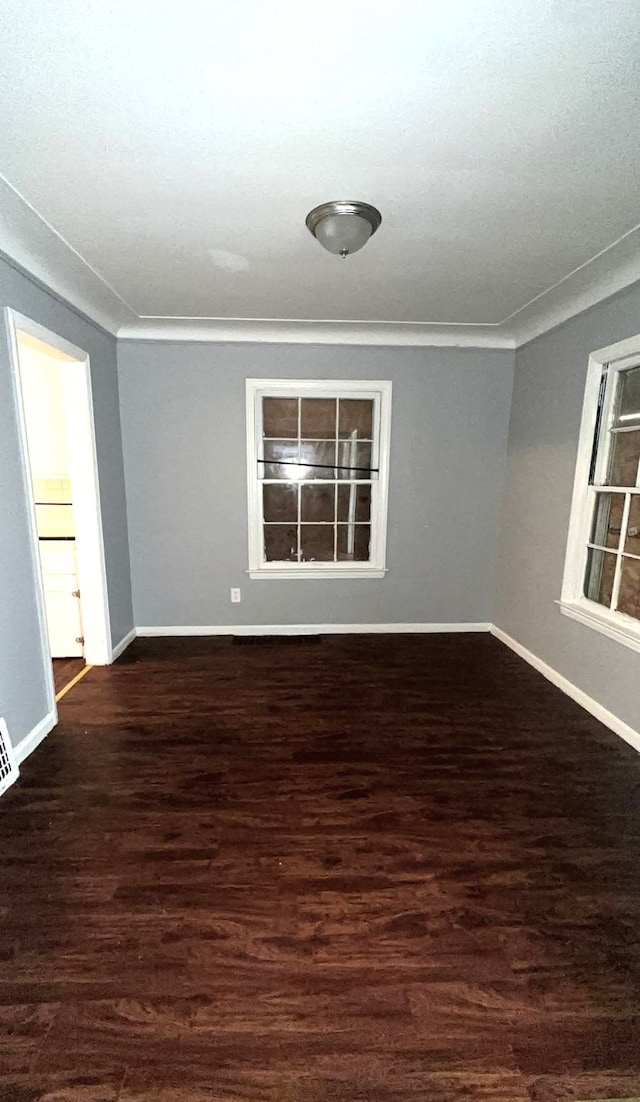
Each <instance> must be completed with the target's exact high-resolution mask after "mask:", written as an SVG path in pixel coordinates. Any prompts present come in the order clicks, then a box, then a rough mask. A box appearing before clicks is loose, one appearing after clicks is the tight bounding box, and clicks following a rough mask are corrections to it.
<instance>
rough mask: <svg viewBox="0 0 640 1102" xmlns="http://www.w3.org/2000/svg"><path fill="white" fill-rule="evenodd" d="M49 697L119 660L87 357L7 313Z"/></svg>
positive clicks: (20, 317)
mask: <svg viewBox="0 0 640 1102" xmlns="http://www.w3.org/2000/svg"><path fill="white" fill-rule="evenodd" d="M7 322H8V328H9V336H10V347H11V349H12V358H13V365H14V381H15V393H16V401H17V408H18V421H19V430H20V436H21V442H22V459H23V472H24V481H25V492H26V494H27V497H28V500H29V505H30V509H29V513H30V518H31V525H30V526H31V535H32V545H33V548H32V549H33V556H34V565H35V573H36V577H37V578H38V581H39V585H38V592H37V594H36V598H37V602H38V607H39V615H40V625H41V638H42V650H43V658H44V662H45V669H46V671H47V677H48V678H49V681H50V686H49V688H50V695H51V697H52V703H54V700H53V698H55V700H57V699H59V698H60V697H61V696H62V695H64V693H65V692H66V691H68V689H69V687H70V683H71V682H72V681H73V682H74V683H75V680H77V679H79V677H80V676H82V674H83V673H85V672H86V670H87V668H88V667H89V666H91V665H104V664H107V663H109V662H111V661H112V657H113V652H112V648H111V632H110V624H109V611H108V603H107V585H106V572H105V563H104V545H103V534H102V516H101V511H100V494H99V485H98V471H97V462H96V450H95V432H94V421H93V403H92V396H91V376H90V370H89V357H88V355H87V354H86V353H85V352H84V351H83V350H82V349H79V348H76V347H75V346H74V345H71V344H69V342H67V341H65V340H64V339H63V338H61V337H59V336H58V335H57V334H55V333H51V332H50V331H49V330H47V329H44V328H43V327H42V326H40V325H38V324H37V323H35V322H33V321H31V320H30V319H28V318H25V317H23V316H22V315H20V314H17V313H16V312H15V311H12V310H8V311H7Z"/></svg>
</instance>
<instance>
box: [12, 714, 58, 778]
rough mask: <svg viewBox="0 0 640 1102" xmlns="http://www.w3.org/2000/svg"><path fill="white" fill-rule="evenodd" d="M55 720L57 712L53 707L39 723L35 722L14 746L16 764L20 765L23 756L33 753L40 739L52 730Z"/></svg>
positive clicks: (26, 756)
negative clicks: (30, 729)
mask: <svg viewBox="0 0 640 1102" xmlns="http://www.w3.org/2000/svg"><path fill="white" fill-rule="evenodd" d="M57 722H58V712H57V710H56V709H54V710H53V711H52V712H48V713H47V715H46V716H45V717H44V719H41V720H40V722H39V723H36V725H35V727H34V728H33V730H32V731H29V734H28V735H25V736H24V738H23V739H22V740H21V742H19V743H18V745H17V746H16V747H14V753H15V755H16V761H17V763H18V765H21V764H22V762H23V761H24V760H25V758H28V757H29V754H32V753H33V751H34V750H35V748H36V746H39V745H40V743H41V742H42V740H43V739H44V738H46V737H47V735H48V734H49V731H52V730H53V728H54V727H55V725H56V723H57Z"/></svg>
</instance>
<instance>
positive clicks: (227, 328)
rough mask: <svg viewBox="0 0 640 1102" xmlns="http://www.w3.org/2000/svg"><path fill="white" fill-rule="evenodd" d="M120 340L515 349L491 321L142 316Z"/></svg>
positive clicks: (125, 329)
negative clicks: (446, 322) (440, 322)
mask: <svg viewBox="0 0 640 1102" xmlns="http://www.w3.org/2000/svg"><path fill="white" fill-rule="evenodd" d="M118 338H119V339H120V340H147V341H203V342H217V343H247V344H250V343H256V344H334V345H335V344H340V345H364V346H374V347H396V348H397V347H407V348H425V347H432V348H433V347H436V348H507V349H513V348H514V347H515V345H514V342H513V338H512V336H511V334H510V333H509V332H505V331H502V330H500V329H499V328H498V327H497V326H495V325H435V324H434V325H431V324H419V323H415V324H413V323H401V322H380V321H353V322H352V321H294V320H291V321H287V320H282V321H279V320H275V319H274V320H267V319H264V320H262V319H255V320H252V319H250V318H226V319H225V318H141V319H140V320H139V321H138V322H137V323H136V324H134V325H124V326H121V328H120V329H119V330H118Z"/></svg>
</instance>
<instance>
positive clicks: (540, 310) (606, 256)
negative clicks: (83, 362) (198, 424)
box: [0, 175, 640, 350]
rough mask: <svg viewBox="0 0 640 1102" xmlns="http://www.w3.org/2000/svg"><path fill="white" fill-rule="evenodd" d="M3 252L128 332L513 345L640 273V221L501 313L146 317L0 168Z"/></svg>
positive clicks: (129, 335)
mask: <svg viewBox="0 0 640 1102" xmlns="http://www.w3.org/2000/svg"><path fill="white" fill-rule="evenodd" d="M0 252H2V253H4V254H5V255H6V256H7V257H8V258H9V260H10V261H12V262H13V263H15V265H16V266H17V267H18V268H19V269H21V270H22V271H24V272H25V274H26V275H28V276H30V277H31V278H32V279H33V280H34V282H35V283H37V284H40V285H41V286H44V287H45V288H46V289H47V290H49V291H50V292H51V293H52V294H54V295H55V296H56V297H57V298H59V299H61V300H62V301H64V302H65V303H68V304H69V305H70V306H71V307H72V308H74V309H75V310H77V311H79V312H80V313H81V314H82V315H84V316H85V317H86V318H88V319H89V320H90V321H93V322H95V323H96V324H98V325H99V326H101V327H102V328H103V329H105V330H107V332H109V333H112V334H113V335H114V336H117V337H118V338H119V339H122V340H143V341H144V340H146V341H192V342H193V341H199V342H212V343H272V344H325V345H351V346H363V347H386V348H391V347H396V348H397V347H405V348H429V347H431V348H484V349H507V350H513V349H516V348H519V347H521V346H522V345H524V344H527V343H528V342H529V341H531V340H534V339H535V338H536V337H538V336H541V335H542V334H543V333H546V332H547V331H548V330H550V329H555V328H557V327H558V326H559V325H562V324H563V323H564V322H566V321H568V320H569V319H570V318H572V317H575V316H576V315H578V314H581V313H583V312H584V311H585V310H588V309H589V308H590V307H592V306H595V305H596V304H597V303H599V302H602V301H603V300H604V299H607V298H611V296H612V295H615V294H617V293H619V292H621V291H624V290H626V289H628V288H629V287H631V286H632V285H634V284H636V283H638V282H640V226H636V227H634V228H633V229H631V230H629V232H628V233H626V234H625V235H623V237H621V238H619V239H618V240H617V241H615V242H613V244H612V245H610V246H608V247H607V248H606V249H603V250H602V251H601V252H600V253H598V254H597V255H596V256H594V257H592V258H591V259H590V260H588V261H586V262H585V263H584V264H582V265H581V266H580V267H579V268H576V269H575V270H574V271H572V272H569V273H568V274H567V275H566V276H565V277H563V279H561V280H559V281H558V283H556V284H555V285H554V286H553V287H549V288H547V289H546V290H544V291H542V292H541V293H540V294H539V295H537V296H536V298H535V299H532V300H531V301H530V302H528V303H526V304H525V305H523V306H522V307H521V308H519V309H518V310H516V311H514V313H513V314H511V315H510V316H509V317H507V318H505V319H504V320H503V321H502V322H500V323H491V324H476V325H464V324H449V323H437V322H433V323H431V322H392V321H312V320H295V319H291V320H287V319H259V318H256V319H251V318H176V317H144V316H142V317H141V316H139V315H138V314H137V313H136V311H135V310H134V309H133V308H132V307H131V306H129V304H128V303H127V302H125V300H124V299H123V298H122V297H121V296H120V295H119V294H118V292H117V291H116V290H115V289H114V288H113V287H111V286H109V284H108V283H107V282H106V280H105V279H104V278H103V277H102V276H101V275H100V273H99V272H97V271H95V269H93V268H92V267H91V265H90V264H89V263H88V262H87V261H86V260H84V258H83V257H82V256H81V255H80V254H79V253H78V252H77V251H76V250H75V249H74V248H73V246H72V245H70V244H69V242H68V241H66V240H65V239H64V238H63V237H62V236H61V235H60V234H59V233H58V232H57V230H56V229H55V228H54V227H53V226H51V225H50V224H49V223H48V222H47V221H46V220H45V219H44V218H43V217H42V216H41V215H40V214H39V213H38V212H37V211H36V210H35V208H34V207H32V206H31V204H30V203H29V202H28V201H27V200H26V199H25V198H24V197H23V196H22V195H20V193H19V192H18V191H17V190H16V188H14V187H13V186H12V185H11V184H10V183H9V181H8V180H6V179H5V178H4V177H2V175H0Z"/></svg>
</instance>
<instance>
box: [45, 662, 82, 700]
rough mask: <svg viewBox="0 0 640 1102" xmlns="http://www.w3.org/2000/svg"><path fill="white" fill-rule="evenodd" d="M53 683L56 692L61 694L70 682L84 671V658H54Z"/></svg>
mask: <svg viewBox="0 0 640 1102" xmlns="http://www.w3.org/2000/svg"><path fill="white" fill-rule="evenodd" d="M51 661H52V663H53V683H54V685H55V689H56V692H57V693H59V692H60V690H61V689H64V687H65V685H68V684H69V682H70V681H72V680H73V678H74V677H75V676H76V674H78V673H80V672H81V670H83V669H84V667H85V665H86V663H85V660H84V658H52V659H51Z"/></svg>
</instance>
